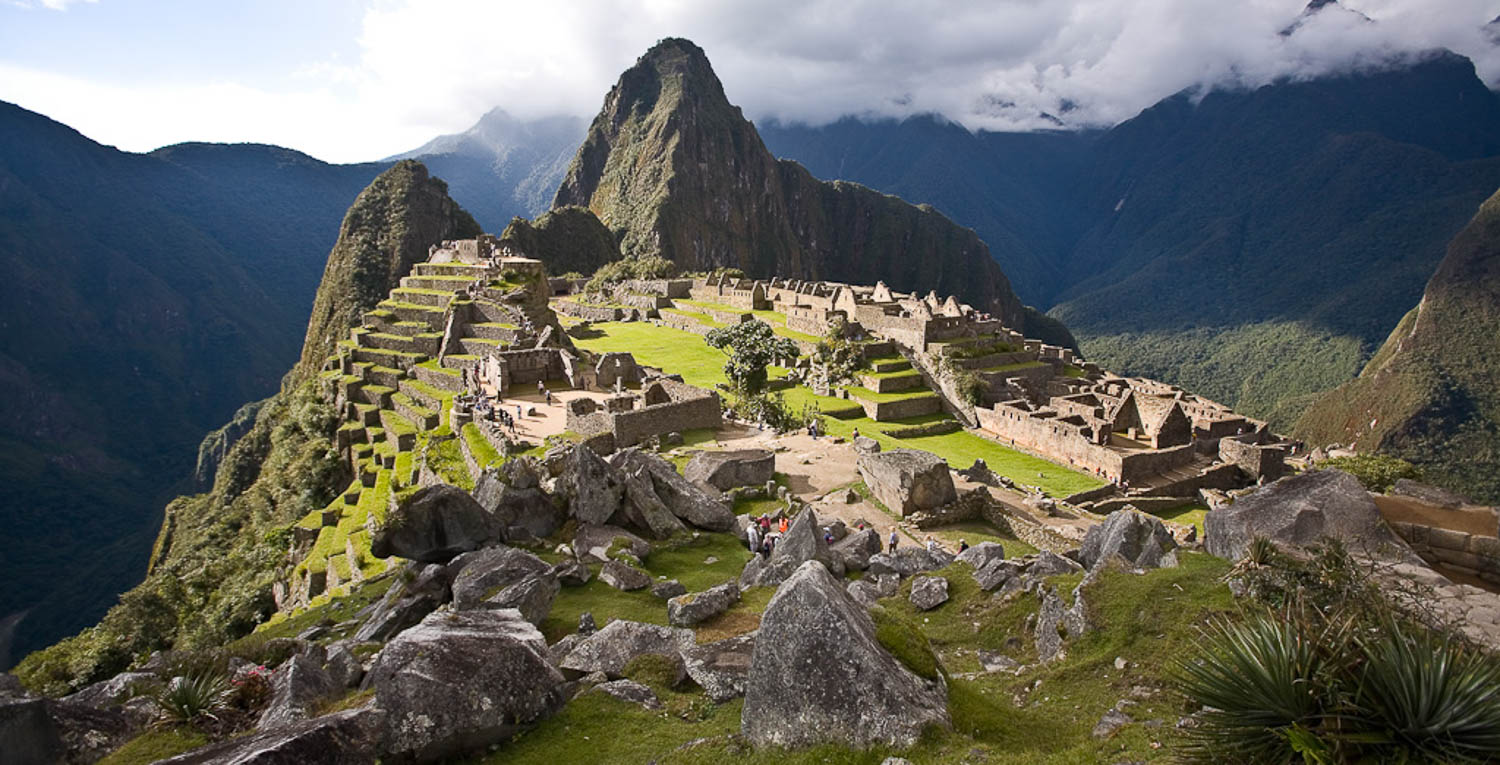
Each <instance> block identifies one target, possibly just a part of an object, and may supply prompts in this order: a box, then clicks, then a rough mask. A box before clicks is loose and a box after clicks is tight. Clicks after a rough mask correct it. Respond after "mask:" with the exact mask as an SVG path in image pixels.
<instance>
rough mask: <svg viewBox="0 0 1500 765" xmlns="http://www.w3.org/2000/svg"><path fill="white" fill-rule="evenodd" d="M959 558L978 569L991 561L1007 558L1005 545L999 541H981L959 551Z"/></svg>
mask: <svg viewBox="0 0 1500 765" xmlns="http://www.w3.org/2000/svg"><path fill="white" fill-rule="evenodd" d="M958 560H959V561H960V562H963V563H967V564H969V566H971V567H973V569H974V570H975V571H978V570H979V569H982V568H984V567H985V566H986V565H988V564H989V563H990V562H991V561H996V560H1005V547H1004V545H1001V544H1000V543H999V542H980V543H979V544H977V545H974V546H973V547H970V548H969V549H967V550H964V551H963V552H961V553H959V554H958Z"/></svg>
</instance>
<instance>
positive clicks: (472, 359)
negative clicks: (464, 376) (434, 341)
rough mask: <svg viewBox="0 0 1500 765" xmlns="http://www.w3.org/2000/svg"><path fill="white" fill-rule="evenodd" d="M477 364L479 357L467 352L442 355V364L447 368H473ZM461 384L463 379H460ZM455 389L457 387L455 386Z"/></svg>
mask: <svg viewBox="0 0 1500 765" xmlns="http://www.w3.org/2000/svg"><path fill="white" fill-rule="evenodd" d="M478 365H479V357H478V356H475V355H473V354H468V353H450V354H448V355H447V356H444V357H443V366H445V367H447V368H449V369H454V370H458V369H473V368H474V367H476V366H478ZM459 384H460V385H462V384H463V381H462V380H460V381H459ZM455 390H457V388H455Z"/></svg>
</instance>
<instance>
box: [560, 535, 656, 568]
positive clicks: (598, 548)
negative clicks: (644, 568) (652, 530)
mask: <svg viewBox="0 0 1500 765" xmlns="http://www.w3.org/2000/svg"><path fill="white" fill-rule="evenodd" d="M616 545H619V546H620V547H622V548H623V549H625V550H627V551H629V552H630V554H631V555H634V556H635V557H636V559H638V560H643V559H645V558H646V557H647V556H649V555H650V554H651V545H650V543H648V542H647V541H646V540H644V539H641V538H640V537H638V536H636V535H634V534H632V533H630V532H628V531H626V530H625V529H622V528H620V527H619V526H579V527H578V531H577V532H576V534H575V535H574V537H573V549H574V550H575V551H577V554H578V558H579V559H580V560H593V561H597V562H599V563H603V562H605V561H608V560H611V558H610V556H609V549H610V548H611V547H614V546H616Z"/></svg>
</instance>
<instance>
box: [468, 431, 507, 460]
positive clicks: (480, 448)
mask: <svg viewBox="0 0 1500 765" xmlns="http://www.w3.org/2000/svg"><path fill="white" fill-rule="evenodd" d="M463 438H464V442H465V443H467V444H468V445H469V453H470V454H472V455H474V461H475V462H477V463H479V469H480V470H483V469H485V468H487V467H489V466H491V465H498V464H500V463H501V462H503V461H504V459H505V458H504V457H502V456H500V452H498V451H495V447H494V446H492V445H491V444H490V442H489V439H487V438H485V437H484V434H483V433H481V432H479V426H478V425H475V424H474V423H472V422H466V423H464V426H463Z"/></svg>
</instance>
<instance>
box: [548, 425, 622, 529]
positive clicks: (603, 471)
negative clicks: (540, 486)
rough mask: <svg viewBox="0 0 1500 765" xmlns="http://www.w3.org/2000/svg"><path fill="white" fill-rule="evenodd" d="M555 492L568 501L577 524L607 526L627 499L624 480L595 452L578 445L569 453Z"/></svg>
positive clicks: (570, 513) (618, 472)
mask: <svg viewBox="0 0 1500 765" xmlns="http://www.w3.org/2000/svg"><path fill="white" fill-rule="evenodd" d="M556 492H557V495H558V496H560V497H562V498H563V499H564V500H566V501H567V503H568V514H569V515H571V516H572V517H574V518H577V519H578V523H580V524H602V523H608V522H609V519H610V517H611V516H613V515H614V514H615V511H616V510H619V509H620V502H621V501H622V500H623V498H624V496H625V478H624V476H622V475H620V471H619V470H616V469H615V468H614V466H613V465H611V464H610V463H608V462H606V461H605V460H604V459H603V458H602V457H600V456H599V455H598V454H595V453H594V450H593V449H590V448H589V447H588V446H587V445H585V444H578V445H577V446H575V447H573V451H572V452H570V453H569V454H568V459H567V462H566V463H565V464H564V465H563V469H562V474H561V475H559V476H558V478H557V484H556Z"/></svg>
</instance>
